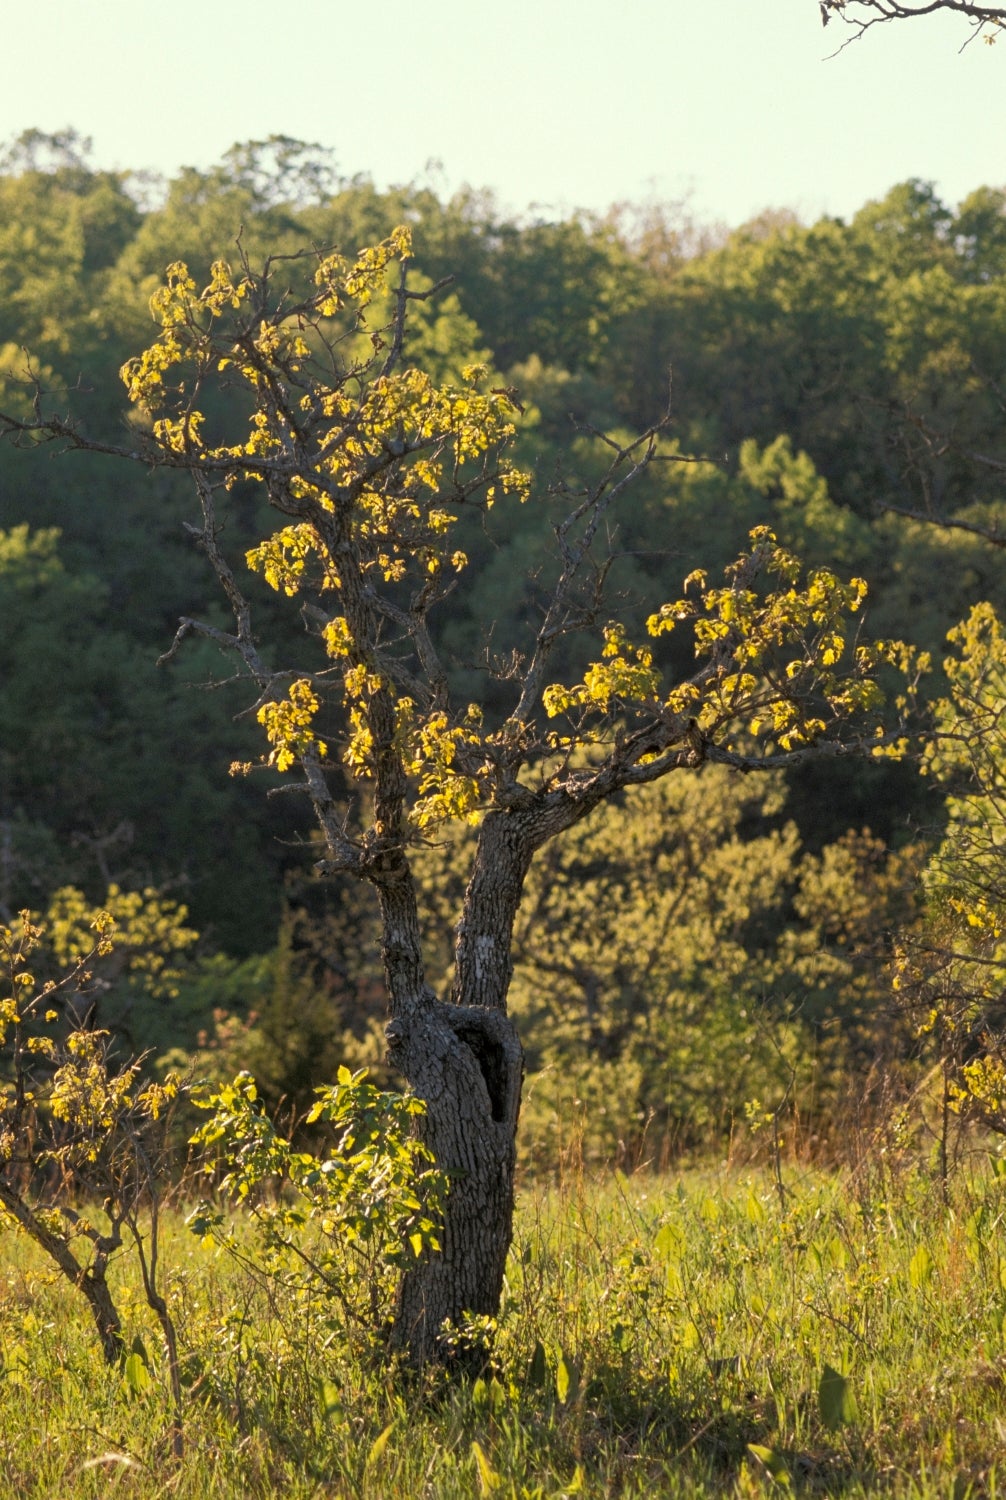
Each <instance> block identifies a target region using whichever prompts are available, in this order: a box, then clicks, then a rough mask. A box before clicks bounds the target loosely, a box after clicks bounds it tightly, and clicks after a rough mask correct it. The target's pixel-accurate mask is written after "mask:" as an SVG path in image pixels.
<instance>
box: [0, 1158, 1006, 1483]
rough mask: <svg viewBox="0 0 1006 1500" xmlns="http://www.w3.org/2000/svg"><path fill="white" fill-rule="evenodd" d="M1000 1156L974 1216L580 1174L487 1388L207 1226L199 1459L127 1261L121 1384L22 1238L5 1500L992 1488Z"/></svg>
mask: <svg viewBox="0 0 1006 1500" xmlns="http://www.w3.org/2000/svg"><path fill="white" fill-rule="evenodd" d="M997 1167H998V1161H993V1162H992V1163H991V1164H988V1163H986V1161H985V1160H984V1159H979V1158H976V1165H975V1167H974V1170H973V1171H971V1172H970V1173H969V1172H968V1171H967V1170H962V1171H961V1172H960V1173H959V1174H958V1176H957V1178H956V1179H955V1180H954V1182H953V1183H952V1190H951V1193H950V1201H949V1202H944V1201H943V1198H942V1195H941V1192H940V1189H939V1184H938V1183H937V1182H935V1181H934V1180H933V1179H932V1178H931V1177H930V1175H929V1174H928V1172H926V1171H924V1170H922V1169H920V1168H917V1167H916V1168H905V1167H902V1168H898V1169H892V1168H891V1167H890V1166H889V1165H887V1164H886V1159H884V1158H873V1159H872V1160H871V1161H870V1163H869V1164H868V1165H867V1166H865V1167H860V1168H859V1169H857V1170H856V1171H854V1172H853V1171H845V1172H841V1173H830V1174H829V1173H823V1172H815V1171H809V1170H803V1169H802V1168H798V1167H797V1166H792V1167H790V1168H788V1169H787V1168H784V1169H783V1172H782V1178H781V1181H778V1180H776V1178H775V1177H774V1176H773V1174H770V1173H765V1172H762V1171H758V1170H738V1169H731V1170H727V1169H725V1168H724V1169H722V1170H711V1169H706V1170H698V1169H693V1170H689V1171H685V1172H682V1173H680V1174H675V1175H670V1176H661V1177H656V1176H652V1175H649V1174H646V1173H643V1172H641V1173H638V1174H636V1175H634V1176H633V1177H631V1178H626V1177H624V1176H622V1175H621V1174H608V1175H605V1176H598V1177H594V1176H587V1175H584V1174H582V1173H580V1172H578V1171H576V1170H573V1171H567V1173H566V1174H565V1176H563V1177H562V1178H561V1179H560V1180H558V1181H552V1182H550V1183H549V1184H548V1185H544V1186H534V1185H529V1186H527V1187H526V1188H525V1190H524V1191H523V1192H522V1194H521V1196H520V1200H519V1213H518V1225H517V1234H516V1238H515V1243H514V1248H513V1252H512V1256H511V1262H510V1268H509V1274H508V1281H507V1290H506V1297H505V1302H504V1306H503V1309H502V1312H501V1315H500V1319H499V1326H498V1330H497V1335H496V1342H495V1353H494V1363H493V1366H492V1367H491V1368H489V1369H486V1370H485V1371H484V1373H483V1374H482V1375H481V1376H479V1377H478V1378H470V1377H469V1378H463V1379H462V1378H458V1377H457V1376H455V1377H453V1378H449V1377H447V1376H445V1375H443V1374H442V1373H441V1374H438V1375H436V1376H425V1377H420V1376H417V1375H415V1374H409V1373H408V1372H402V1371H397V1372H396V1371H394V1370H389V1369H388V1368H387V1367H381V1366H380V1365H378V1364H376V1363H375V1362H374V1361H373V1358H372V1357H371V1358H369V1359H368V1358H367V1357H365V1356H364V1355H362V1354H361V1353H360V1352H359V1351H358V1350H356V1349H354V1348H352V1347H350V1346H349V1345H347V1342H346V1340H345V1338H344V1337H339V1338H335V1337H333V1335H332V1333H331V1331H330V1330H329V1329H326V1327H325V1325H324V1322H323V1320H320V1319H318V1317H317V1316H316V1314H309V1313H305V1310H304V1305H303V1303H302V1302H300V1303H299V1302H298V1300H297V1297H296V1294H295V1293H294V1292H292V1291H288V1290H287V1289H286V1288H285V1287H284V1286H283V1284H282V1283H281V1282H271V1283H270V1282H268V1281H263V1280H262V1279H261V1278H256V1277H255V1276H254V1275H253V1274H251V1272H250V1271H249V1270H248V1269H247V1268H246V1267H242V1266H241V1265H240V1264H239V1263H237V1262H235V1260H234V1259H233V1257H230V1256H227V1255H225V1253H224V1252H223V1250H221V1249H219V1248H216V1249H213V1248H207V1247H205V1246H204V1245H203V1244H201V1243H200V1242H199V1241H198V1240H197V1239H196V1238H195V1236H194V1235H193V1234H192V1233H191V1232H190V1231H189V1230H187V1229H186V1227H185V1225H184V1219H183V1215H182V1214H181V1213H180V1212H179V1213H178V1214H177V1215H175V1216H173V1217H171V1219H170V1221H169V1223H168V1224H167V1226H166V1227H165V1226H162V1237H163V1243H162V1249H161V1253H162V1256H163V1266H164V1270H163V1276H164V1285H165V1289H166V1291H167V1293H168V1296H169V1300H170V1304H171V1306H172V1309H173V1311H174V1314H175V1318H176V1321H177V1323H178V1327H179V1333H180V1341H181V1353H182V1362H183V1377H184V1392H185V1398H184V1438H185V1451H184V1456H183V1458H182V1459H181V1462H180V1463H175V1462H174V1461H173V1460H172V1459H171V1456H170V1454H171V1446H170V1428H171V1402H170V1394H169V1390H168V1384H167V1379H166V1372H165V1369H164V1366H163V1356H162V1352H161V1343H160V1341H159V1337H158V1333H157V1330H156V1327H155V1326H154V1325H153V1322H152V1320H151V1318H150V1314H149V1313H148V1311H147V1309H146V1306H145V1304H144V1301H143V1298H142V1294H141V1290H140V1287H139V1285H138V1284H137V1285H135V1286H134V1285H133V1282H132V1278H133V1275H134V1271H133V1267H132V1265H131V1263H130V1262H129V1260H128V1259H123V1260H122V1261H121V1263H120V1265H119V1267H118V1284H117V1290H118V1300H119V1304H120V1307H121V1308H122V1310H123V1313H124V1315H125V1318H126V1322H127V1342H129V1343H130V1345H131V1347H133V1349H134V1351H135V1354H136V1356H137V1357H134V1358H131V1359H130V1360H128V1361H127V1362H126V1364H125V1366H124V1367H123V1368H121V1369H112V1370H109V1369H107V1368H106V1367H105V1365H104V1364H103V1363H102V1360H101V1356H100V1352H99V1350H98V1347H97V1344H96V1341H95V1339H94V1337H93V1331H92V1328H91V1325H90V1323H89V1320H88V1319H87V1318H86V1316H85V1311H84V1306H83V1303H82V1301H81V1300H80V1299H78V1298H77V1297H76V1295H75V1293H74V1291H73V1289H72V1288H69V1287H68V1286H67V1284H66V1283H65V1282H63V1281H60V1280H57V1279H56V1278H54V1277H53V1275H52V1274H51V1273H50V1272H49V1270H48V1268H47V1267H45V1266H44V1265H43V1264H42V1263H41V1262H40V1260H39V1259H38V1258H37V1256H36V1253H35V1251H34V1249H33V1248H29V1247H28V1246H27V1245H26V1244H25V1243H24V1242H23V1241H22V1240H21V1239H20V1238H18V1237H17V1236H16V1235H14V1234H13V1233H12V1232H6V1233H4V1235H3V1237H2V1250H0V1253H2V1266H3V1270H2V1272H0V1348H2V1374H0V1493H3V1494H9V1495H17V1496H19V1497H21V1496H23V1497H25V1500H28V1497H36V1496H37V1497H43V1496H44V1497H46V1500H50V1497H52V1496H60V1497H67V1500H70V1497H73V1500H76V1497H78V1496H80V1497H84V1496H94V1497H99V1496H101V1497H105V1496H109V1495H121V1496H130V1497H132V1496H136V1497H144V1500H146V1497H153V1496H160V1495H171V1496H179V1497H183V1496H184V1497H189V1496H191V1497H199V1500H213V1497H224V1496H227V1497H231V1496H234V1497H237V1496H241V1497H252V1496H267V1495H290V1496H297V1497H308V1496H312V1497H322V1496H331V1497H336V1496H338V1497H343V1496H345V1497H354V1500H356V1497H360V1500H363V1497H371V1500H390V1497H397V1496H402V1497H405V1496H408V1497H410V1500H412V1497H421V1496H431V1497H433V1496H435V1497H441V1496H442V1497H445V1500H447V1497H459V1500H461V1497H465V1500H467V1497H470V1496H478V1495H498V1496H500V1497H503V1500H511V1497H513V1500H532V1497H541V1500H546V1497H556V1500H558V1497H560V1496H564V1495H573V1494H582V1495H584V1496H609V1495H610V1496H616V1495H617V1496H637V1495H638V1496H644V1495H661V1496H664V1495H666V1496H703V1495H731V1496H744V1495H768V1494H774V1493H783V1492H787V1491H788V1492H791V1493H796V1494H808V1495H842V1496H849V1497H854V1496H861V1495H874V1494H883V1495H891V1496H906V1497H907V1496H912V1497H920V1500H921V1497H929V1496H933V1497H935V1496H955V1497H963V1496H968V1495H970V1496H976V1497H977V1496H990V1497H991V1496H994V1495H995V1494H996V1493H997V1471H998V1472H999V1474H1000V1476H1002V1474H1003V1473H1006V1462H1003V1461H1001V1460H1000V1455H1001V1453H1002V1452H1003V1451H1004V1450H1006V1410H1004V1408H1006V1400H1004V1398H1006V1339H1004V1326H1003V1325H1004V1319H1006V1285H1004V1283H1006V1243H1004V1239H1003V1226H1002V1219H1003V1209H1004V1207H1006V1176H1002V1175H998V1174H997V1170H996V1168H997ZM238 1234H239V1237H240V1227H239V1229H238ZM134 1340H135V1343H134ZM1002 1484H1003V1478H1002V1477H1000V1478H999V1485H1000V1486H1002Z"/></svg>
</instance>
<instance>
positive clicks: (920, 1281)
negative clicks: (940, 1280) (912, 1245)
mask: <svg viewBox="0 0 1006 1500" xmlns="http://www.w3.org/2000/svg"><path fill="white" fill-rule="evenodd" d="M932 1274H933V1257H932V1256H931V1255H930V1253H929V1251H928V1249H927V1248H926V1246H925V1245H920V1246H919V1247H918V1249H917V1250H916V1252H915V1254H914V1255H913V1256H912V1258H911V1260H910V1261H909V1262H908V1279H909V1281H910V1282H911V1283H912V1286H913V1287H915V1289H916V1291H920V1290H921V1288H922V1287H924V1286H925V1285H926V1283H927V1282H928V1281H929V1279H930V1277H931V1276H932Z"/></svg>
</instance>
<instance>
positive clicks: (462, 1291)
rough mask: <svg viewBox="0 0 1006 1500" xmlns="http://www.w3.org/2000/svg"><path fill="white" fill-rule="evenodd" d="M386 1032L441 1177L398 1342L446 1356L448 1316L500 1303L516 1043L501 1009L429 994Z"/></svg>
mask: <svg viewBox="0 0 1006 1500" xmlns="http://www.w3.org/2000/svg"><path fill="white" fill-rule="evenodd" d="M387 1034H388V1043H389V1053H390V1056H391V1059H392V1061H393V1062H394V1063H395V1065H396V1066H397V1067H398V1068H400V1069H401V1071H402V1073H403V1074H404V1076H405V1078H406V1079H407V1081H408V1083H409V1086H410V1088H412V1090H413V1091H414V1092H415V1093H416V1094H417V1095H418V1097H419V1098H420V1099H422V1100H423V1101H424V1103H425V1105H426V1114H425V1115H424V1117H423V1121H422V1134H423V1140H424V1142H425V1144H426V1145H427V1146H428V1147H429V1148H430V1150H431V1151H432V1153H433V1156H434V1158H435V1160H436V1163H437V1166H438V1167H439V1168H440V1169H441V1171H443V1172H444V1173H446V1175H447V1178H448V1193H447V1200H446V1204H445V1212H444V1223H443V1228H442V1230H441V1233H440V1244H441V1248H440V1252H439V1253H438V1254H434V1255H430V1256H428V1257H427V1258H426V1259H424V1260H423V1261H421V1262H420V1263H419V1264H418V1265H417V1266H416V1267H415V1269H413V1270H410V1271H409V1272H408V1273H407V1274H406V1275H405V1277H404V1278H403V1280H402V1286H401V1289H400V1293H399V1305H398V1309H397V1315H396V1324H395V1334H394V1343H395V1345H396V1347H398V1348H399V1349H401V1350H403V1351H405V1352H407V1354H408V1357H409V1359H410V1361H411V1362H413V1363H416V1364H424V1363H427V1362H428V1361H430V1360H432V1359H441V1358H446V1357H448V1349H447V1341H446V1340H445V1338H444V1333H445V1328H444V1325H445V1324H454V1325H457V1324H459V1323H460V1322H461V1321H462V1319H463V1317H464V1315H465V1314H466V1313H473V1314H484V1315H488V1316H493V1315H494V1314H495V1313H497V1312H498V1311H499V1304H500V1296H501V1293H502V1290H503V1272H504V1269H505V1266H506V1258H507V1252H508V1250H509V1248H510V1239H511V1235H512V1230H513V1202H514V1167H515V1164H516V1134H517V1115H518V1111H519V1108H520V1088H521V1080H522V1075H523V1053H522V1051H521V1046H520V1042H519V1041H518V1039H517V1033H516V1030H515V1029H514V1026H513V1024H512V1022H510V1021H509V1020H508V1019H507V1018H506V1016H504V1015H503V1014H502V1013H501V1012H499V1011H495V1010H482V1009H481V1008H475V1007H468V1006H453V1005H444V1004H442V1003H441V1002H439V1001H436V1000H432V999H431V1000H429V1001H428V1002H427V1003H426V1004H425V1005H424V1006H423V1008H422V1010H421V1011H420V1012H419V1013H417V1014H416V1015H414V1017H413V1018H412V1019H411V1020H410V1021H408V1022H403V1021H400V1020H393V1021H392V1022H391V1023H390V1025H389V1026H388V1030H387Z"/></svg>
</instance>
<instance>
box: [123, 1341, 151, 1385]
mask: <svg viewBox="0 0 1006 1500" xmlns="http://www.w3.org/2000/svg"><path fill="white" fill-rule="evenodd" d="M122 1373H123V1375H124V1376H125V1380H126V1384H127V1385H128V1386H129V1389H130V1390H131V1391H132V1392H133V1394H134V1396H138V1395H140V1393H141V1391H145V1390H146V1389H147V1387H148V1386H149V1385H150V1371H149V1370H148V1369H147V1366H146V1364H145V1363H144V1360H143V1356H142V1355H141V1354H137V1353H136V1351H135V1350H134V1351H133V1353H132V1354H127V1356H126V1363H125V1365H124V1366H123V1371H122Z"/></svg>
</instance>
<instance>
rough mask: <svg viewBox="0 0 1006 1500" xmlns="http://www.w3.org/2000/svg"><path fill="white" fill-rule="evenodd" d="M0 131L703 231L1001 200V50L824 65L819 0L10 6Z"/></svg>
mask: <svg viewBox="0 0 1006 1500" xmlns="http://www.w3.org/2000/svg"><path fill="white" fill-rule="evenodd" d="M4 10H5V14H4V17H3V26H2V36H3V50H4V61H5V66H4V81H3V88H2V90H0V139H6V138H9V137H11V136H13V135H15V134H17V133H18V132H20V131H22V130H24V129H26V128H28V127H31V126H36V127H38V128H40V129H42V130H47V131H53V130H58V129H60V128H62V127H64V126H66V125H72V126H75V127H76V128H77V129H78V130H79V131H81V132H82V133H83V134H85V135H90V136H92V137H93V140H94V155H95V160H96V161H97V163H98V164H99V165H100V166H110V167H122V168H133V169H138V168H151V169H154V170H157V171H159V172H162V173H166V174H169V175H170V174H171V173H172V172H174V171H175V170H177V168H178V167H179V166H181V165H192V166H200V167H205V166H209V165H211V164H212V163H213V162H215V161H217V160H218V159H219V158H220V156H221V155H222V154H223V152H224V151H225V150H226V149H227V147H228V146H230V145H231V144H233V143H234V142H235V141H239V140H250V139H261V138H263V137H265V136H268V135H270V134H273V133H277V134H285V135H289V136H295V137H298V138H300V139H304V140H311V141H319V142H321V143H322V144H324V145H326V146H331V147H333V148H334V150H335V153H336V160H337V165H338V167H339V170H340V171H341V172H342V173H343V174H345V175H352V174H354V173H357V172H364V173H368V174H370V175H371V176H372V177H373V178H374V179H375V181H376V182H377V183H378V184H379V185H382V186H383V185H385V184H387V183H390V182H407V181H410V180H413V179H416V178H420V179H426V176H427V164H428V163H429V162H430V161H431V160H435V161H439V162H440V163H441V164H442V171H441V172H440V173H439V174H437V175H436V176H434V177H433V179H432V180H433V182H434V184H435V185H436V186H437V187H438V188H439V189H440V190H441V191H450V190H451V189H453V188H455V187H457V186H459V185H461V184H462V183H466V182H467V183H469V184H471V185H472V186H474V187H491V188H493V189H495V191H496V192H497V193H498V195H499V196H500V198H501V200H502V202H503V203H504V204H505V205H506V206H507V207H508V208H509V209H511V210H513V211H518V212H520V211H523V210H526V209H527V208H529V206H531V205H538V206H539V207H541V208H545V209H547V210H551V211H553V212H563V211H568V210H570V209H572V208H576V207H584V208H594V209H603V208H605V207H607V206H608V205H609V204H611V203H612V202H615V201H625V200H632V201H635V202H645V201H647V200H653V199H666V200H676V199H680V198H682V197H687V198H689V200H690V206H691V212H692V213H693V215H694V216H695V217H696V218H697V219H699V220H700V221H703V222H716V221H725V222H726V223H729V224H732V225H733V224H738V223H740V222H742V221H744V220H745V219H748V218H750V217H752V216H753V215H754V214H756V213H757V212H759V211H760V210H762V209H764V208H767V207H789V208H793V209H795V210H796V211H797V212H798V213H799V214H800V215H801V216H802V217H803V218H805V219H813V218H816V217H817V216H818V215H819V214H822V213H831V214H838V215H841V216H843V217H845V216H847V215H849V214H851V213H853V212H855V210H856V209H857V208H859V207H861V206H862V204H863V203H865V202H866V201H867V200H868V199H870V198H874V197H877V196H880V195H881V194H883V193H884V192H886V190H887V189H888V188H890V187H891V186H893V185H894V183H896V182H900V181H903V180H904V179H905V178H907V177H922V178H926V179H928V180H933V181H935V182H936V185H937V189H938V191H939V192H940V194H941V195H942V196H943V197H944V198H945V199H946V200H947V201H948V202H950V203H951V204H953V203H956V202H958V201H959V200H960V199H961V198H962V197H964V196H965V195H966V194H967V193H968V192H970V191H971V189H973V188H975V187H977V186H979V185H981V184H988V185H991V186H1003V185H1006V41H1001V42H1000V43H999V44H998V45H997V46H995V47H987V46H984V45H982V44H981V43H974V44H972V45H970V46H967V47H966V48H965V49H964V51H963V52H961V51H960V50H959V49H960V46H961V44H962V43H963V42H965V41H966V40H967V37H968V35H969V32H968V30H967V26H966V23H964V22H962V21H961V20H959V19H957V20H955V19H954V18H953V17H944V16H938V17H935V18H930V19H920V20H916V21H910V22H904V23H902V24H900V25H891V26H886V27H879V28H876V29H875V30H874V31H873V32H872V33H871V35H870V36H868V37H867V38H866V39H865V40H863V41H862V42H859V43H857V44H855V45H853V46H850V47H848V48H847V49H846V50H845V51H844V52H843V53H841V55H839V56H837V57H833V58H831V59H830V60H829V59H828V53H829V52H831V51H832V50H833V49H834V47H835V46H836V45H837V43H838V42H839V41H840V40H841V39H842V36H843V34H844V33H843V31H842V28H841V26H840V25H839V23H837V22H833V23H832V24H831V25H830V26H829V27H828V29H827V31H824V30H822V27H821V25H820V20H819V15H818V7H817V4H816V3H815V0H506V3H505V4H488V3H486V0H436V3H427V4H423V3H422V0H412V3H408V0H378V3H375V4H371V5H366V4H364V3H361V0H352V3H349V0H292V3H289V4H282V3H276V0H239V3H235V4H223V3H221V0H217V3H215V4H213V3H207V0H32V3H31V4H30V5H29V4H13V3H11V4H9V5H7V6H5V7H4Z"/></svg>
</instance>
